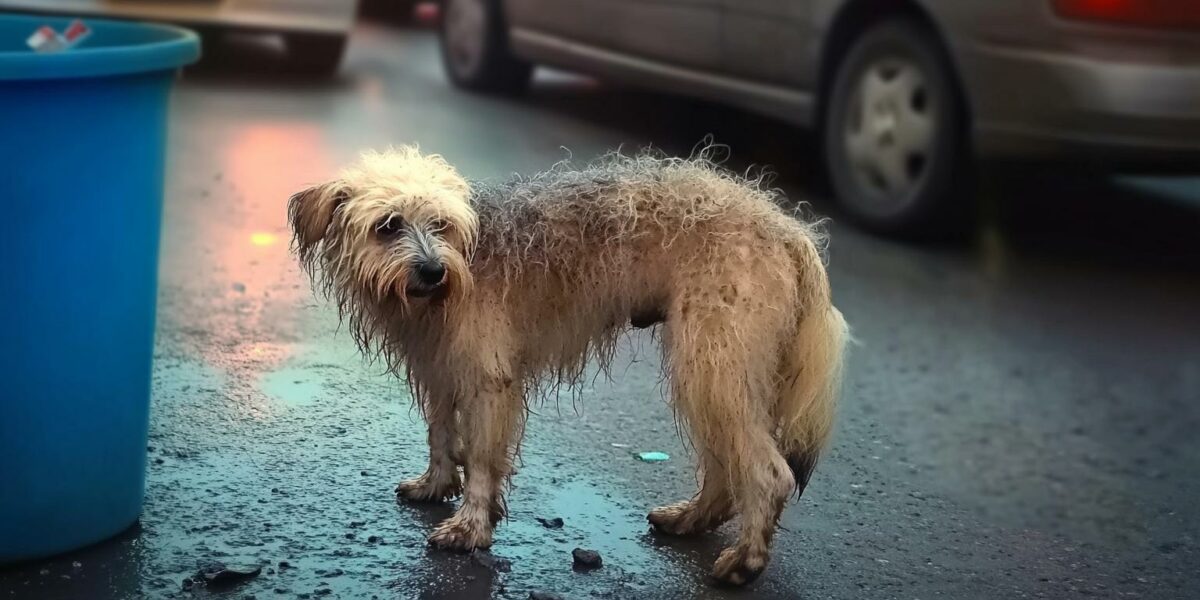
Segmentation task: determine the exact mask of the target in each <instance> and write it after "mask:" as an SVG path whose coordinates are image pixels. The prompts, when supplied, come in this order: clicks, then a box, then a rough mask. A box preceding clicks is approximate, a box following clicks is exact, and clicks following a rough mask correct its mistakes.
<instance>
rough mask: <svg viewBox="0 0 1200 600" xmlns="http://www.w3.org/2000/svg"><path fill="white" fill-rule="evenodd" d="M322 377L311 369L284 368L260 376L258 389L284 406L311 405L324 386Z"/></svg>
mask: <svg viewBox="0 0 1200 600" xmlns="http://www.w3.org/2000/svg"><path fill="white" fill-rule="evenodd" d="M321 380H322V377H321V376H320V374H319V373H314V371H313V369H312V368H302V367H286V368H283V369H279V370H276V371H271V372H269V373H267V374H265V375H263V376H262V378H261V379H260V381H259V388H260V389H262V391H263V392H264V393H265V394H267V395H268V396H271V397H273V398H277V399H279V400H282V401H283V402H284V403H285V404H290V405H294V406H303V405H307V404H312V403H313V402H315V401H316V399H317V398H318V397H320V395H321V392H322V391H323V389H324V386H323V385H322V384H321Z"/></svg>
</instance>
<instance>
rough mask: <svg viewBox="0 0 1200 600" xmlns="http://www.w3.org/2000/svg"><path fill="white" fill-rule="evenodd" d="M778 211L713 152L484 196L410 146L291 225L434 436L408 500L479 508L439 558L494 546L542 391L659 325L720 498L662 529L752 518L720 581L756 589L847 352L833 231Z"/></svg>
mask: <svg viewBox="0 0 1200 600" xmlns="http://www.w3.org/2000/svg"><path fill="white" fill-rule="evenodd" d="M774 200H775V197H774V194H773V193H771V192H770V191H767V190H765V189H763V186H762V183H761V181H760V180H755V179H749V178H746V177H743V176H739V175H735V174H732V173H729V172H727V171H725V170H723V169H722V168H720V167H718V166H716V165H714V164H712V162H711V161H710V160H709V159H708V156H706V155H705V153H704V152H701V153H700V154H699V155H697V156H694V157H693V158H690V159H671V158H664V157H661V156H657V155H653V154H649V153H642V154H639V155H637V156H632V157H631V156H623V155H620V154H613V155H609V156H607V157H605V158H602V159H600V160H599V161H597V162H595V163H592V164H590V165H587V166H585V167H583V168H581V169H578V170H575V169H572V167H571V166H570V165H569V164H566V163H560V164H559V165H557V166H555V167H554V168H552V169H551V170H549V171H547V172H544V173H541V174H538V175H534V176H532V177H528V178H521V177H519V178H515V179H512V180H510V181H507V182H504V183H500V184H488V185H485V184H475V183H468V182H467V181H466V180H464V179H463V178H462V177H461V176H460V175H459V174H458V173H457V172H456V171H455V169H454V168H453V167H451V166H450V165H449V164H447V163H446V162H445V161H444V160H443V159H442V158H441V157H440V156H436V155H422V154H420V153H419V152H418V151H417V150H416V149H414V148H409V147H405V148H400V149H396V150H389V151H387V152H382V153H367V154H366V155H364V156H363V157H362V159H361V161H360V162H359V163H357V164H356V165H354V166H351V167H349V168H347V169H346V170H344V171H343V172H342V173H341V176H340V177H338V178H337V179H336V180H334V181H331V182H329V183H325V184H323V185H319V186H316V187H313V188H311V189H308V190H305V191H302V192H300V193H298V194H296V195H295V196H293V197H292V198H291V200H290V202H289V207H288V210H289V217H290V221H291V225H292V228H293V230H294V233H295V248H296V250H297V252H298V254H299V259H300V262H301V263H302V264H303V266H304V267H305V268H306V269H307V270H308V272H309V274H310V275H311V276H312V277H313V280H314V283H315V284H316V285H318V286H319V287H321V288H322V289H323V291H324V292H325V293H326V295H327V296H329V297H331V298H333V299H335V300H336V301H337V304H338V308H339V310H340V312H341V314H342V316H343V318H345V319H346V321H347V323H348V325H349V328H350V330H351V331H352V332H353V334H354V337H355V339H356V341H357V342H358V344H359V346H360V348H361V349H362V350H363V352H364V354H366V355H367V356H369V357H373V358H374V357H380V358H382V359H384V360H385V361H386V362H387V365H388V366H389V367H390V369H391V371H393V372H395V373H397V374H400V373H403V374H405V375H406V376H407V381H408V385H409V386H410V387H411V389H412V392H413V397H414V398H415V400H416V402H417V403H418V405H419V406H420V408H421V411H422V414H423V415H424V416H425V418H426V420H427V421H428V423H429V453H430V459H429V468H428V470H427V471H425V473H424V474H423V475H421V476H420V477H417V478H416V479H413V480H411V481H405V482H403V483H401V484H400V485H399V487H398V488H397V490H396V493H397V495H398V496H399V497H401V498H403V499H408V500H413V501H443V500H447V499H450V498H453V497H455V496H457V495H459V494H461V495H462V496H463V500H462V506H461V507H460V508H459V509H458V511H457V512H456V513H455V514H454V515H453V516H452V517H450V518H448V519H446V520H445V521H444V522H442V523H441V524H440V525H438V527H437V528H436V529H435V530H434V531H433V533H432V535H431V536H430V538H429V541H430V542H431V543H432V544H434V545H435V546H438V547H443V548H449V549H456V550H470V549H473V548H485V547H488V546H490V545H491V543H492V529H493V528H494V527H495V526H496V524H497V522H498V521H499V520H500V518H501V517H503V516H504V511H505V504H504V501H503V498H502V493H503V489H504V486H505V483H506V480H507V478H508V476H509V475H510V472H511V469H512V462H513V459H514V455H515V453H516V452H517V447H518V445H519V441H520V437H521V434H522V430H523V426H524V422H525V417H526V414H527V411H526V407H527V404H526V402H527V395H534V396H536V395H537V394H538V392H539V390H545V389H547V386H550V387H551V388H553V387H555V386H562V385H565V386H573V385H575V384H576V383H578V382H579V381H580V379H581V378H582V377H583V375H584V372H585V368H586V366H587V364H588V363H589V362H594V363H598V364H599V365H600V366H601V368H605V369H607V367H608V365H609V364H610V362H611V360H612V357H613V353H614V347H615V344H616V341H617V339H618V338H619V336H620V335H621V334H622V333H623V332H624V331H625V330H627V329H628V328H629V326H631V325H632V326H633V327H649V326H653V325H656V324H660V323H661V329H659V330H658V331H657V332H656V333H657V334H658V335H659V337H660V339H661V342H662V348H663V357H664V360H663V369H664V372H665V375H666V379H667V381H668V382H669V386H670V393H671V403H672V407H673V408H674V410H675V412H676V414H677V415H678V416H680V417H681V418H682V421H683V424H684V425H685V431H686V432H687V434H688V436H689V437H690V440H691V442H692V443H693V445H694V446H695V448H696V450H697V454H698V462H699V467H700V473H701V477H700V480H701V483H702V484H701V486H700V490H699V492H697V494H696V495H695V497H693V498H692V499H691V500H686V501H684V502H680V503H677V504H673V505H670V506H664V507H661V508H657V509H655V510H653V511H651V512H650V514H649V520H650V523H651V524H653V526H654V527H656V528H657V529H658V530H659V531H661V532H664V533H668V534H678V535H683V534H689V533H694V532H700V531H705V530H709V529H713V528H715V527H717V526H719V525H721V524H722V523H724V522H725V521H727V520H729V519H730V518H732V517H733V516H734V515H735V514H736V515H740V516H741V519H742V520H741V532H740V535H739V537H738V540H737V543H736V544H735V545H734V546H732V547H730V548H727V549H725V550H724V551H723V552H722V553H721V555H720V557H719V558H718V559H717V561H716V564H715V566H714V570H713V575H714V577H715V578H716V579H717V580H719V581H721V582H725V583H730V584H745V583H748V582H750V581H752V580H753V579H754V578H755V577H757V576H758V575H759V574H760V573H761V572H762V570H763V568H764V567H765V566H766V564H767V561H768V559H769V556H768V548H769V545H770V541H771V538H772V536H773V534H774V532H775V527H776V522H777V521H778V519H779V515H780V512H781V511H782V510H783V506H784V503H785V501H786V500H787V498H788V497H789V495H790V494H791V493H792V492H797V493H799V492H803V490H804V487H805V485H806V484H807V482H808V479H809V476H810V475H811V473H812V470H813V468H814V466H815V465H816V462H817V456H818V454H819V453H820V451H821V448H822V445H823V443H824V442H825V440H826V438H827V437H828V435H829V431H830V427H831V421H832V419H833V412H834V399H835V395H836V393H837V387H838V379H839V371H840V367H841V356H842V346H843V342H844V340H845V339H846V325H845V322H844V321H843V320H842V316H841V313H839V312H838V311H837V309H836V308H834V307H833V304H831V302H830V291H829V283H828V280H827V278H826V273H825V269H824V265H823V261H822V255H821V245H822V240H821V236H820V235H819V234H818V232H817V231H816V230H815V228H814V227H813V226H812V225H809V224H805V223H804V222H801V221H799V220H797V219H795V218H793V217H792V216H790V215H789V214H787V213H785V212H784V211H783V210H782V209H781V208H780V207H779V206H777V205H776V203H775V202H774ZM459 466H462V473H461V474H460V473H459V469H458V467H459Z"/></svg>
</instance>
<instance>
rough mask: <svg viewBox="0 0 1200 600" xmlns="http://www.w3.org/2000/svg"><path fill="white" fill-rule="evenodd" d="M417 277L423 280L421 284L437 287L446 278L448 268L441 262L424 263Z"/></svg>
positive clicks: (418, 270)
mask: <svg viewBox="0 0 1200 600" xmlns="http://www.w3.org/2000/svg"><path fill="white" fill-rule="evenodd" d="M417 277H420V278H421V283H425V284H429V285H436V284H439V283H441V282H442V279H445V278H446V267H444V266H442V263H439V262H433V261H429V262H424V263H421V266H420V268H418V269H417Z"/></svg>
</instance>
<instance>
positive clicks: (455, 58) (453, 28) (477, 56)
mask: <svg viewBox="0 0 1200 600" xmlns="http://www.w3.org/2000/svg"><path fill="white" fill-rule="evenodd" d="M483 2H484V0H449V2H447V3H446V14H445V16H444V17H443V18H445V19H446V46H447V49H448V50H449V57H450V61H451V63H452V64H453V65H454V67H455V69H456V70H457V71H458V72H459V73H470V72H473V71H474V70H475V69H476V67H478V65H479V61H480V60H481V59H482V57H483V39H484V37H485V36H486V18H485V10H486V9H485V8H484V6H483Z"/></svg>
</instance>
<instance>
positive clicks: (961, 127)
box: [821, 19, 973, 237]
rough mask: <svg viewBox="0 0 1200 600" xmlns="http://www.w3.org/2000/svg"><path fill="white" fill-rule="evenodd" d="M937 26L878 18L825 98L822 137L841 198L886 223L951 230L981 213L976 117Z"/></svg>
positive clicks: (929, 231)
mask: <svg viewBox="0 0 1200 600" xmlns="http://www.w3.org/2000/svg"><path fill="white" fill-rule="evenodd" d="M935 36H936V34H935V33H934V32H932V31H930V30H929V28H927V27H925V26H923V25H922V24H920V23H918V22H916V21H912V20H908V19H895V20H890V21H885V22H883V23H880V24H878V25H875V26H873V27H871V28H870V29H868V30H867V31H865V32H864V33H863V34H862V35H860V36H859V37H858V39H857V40H855V41H854V42H853V43H852V44H851V47H850V50H849V52H848V53H847V55H846V57H845V58H844V59H843V60H842V61H841V62H840V64H838V66H837V68H836V71H835V75H834V79H833V84H832V86H831V87H830V91H829V95H828V97H827V99H826V102H825V106H826V107H827V109H826V111H825V118H824V120H823V121H824V122H823V131H822V136H821V138H822V142H821V143H822V150H823V154H824V157H825V167H826V169H827V171H828V174H829V178H830V181H831V183H832V185H833V188H834V191H835V192H836V195H837V198H838V202H839V205H840V206H841V207H842V208H843V210H844V211H845V212H846V213H847V215H848V216H849V217H850V218H851V219H852V220H854V221H855V222H857V223H858V224H859V225H861V226H863V227H864V228H866V229H869V230H872V231H875V232H878V233H882V234H887V235H893V236H898V237H944V236H946V235H953V234H958V233H962V232H963V231H964V230H965V229H966V225H967V224H968V222H969V220H970V216H971V215H972V213H973V200H972V199H971V194H970V193H969V191H968V188H969V186H968V183H969V181H970V180H971V176H970V173H971V169H972V163H973V160H972V157H971V154H970V149H969V145H968V143H967V130H966V128H967V119H966V116H965V111H964V107H963V101H962V97H961V94H960V93H959V91H958V86H957V81H956V79H955V75H954V71H953V69H952V68H951V66H950V63H949V61H948V60H947V58H946V57H945V54H944V52H943V51H942V49H941V47H940V46H939V45H938V43H937V42H936V41H935V39H936V37H935Z"/></svg>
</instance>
